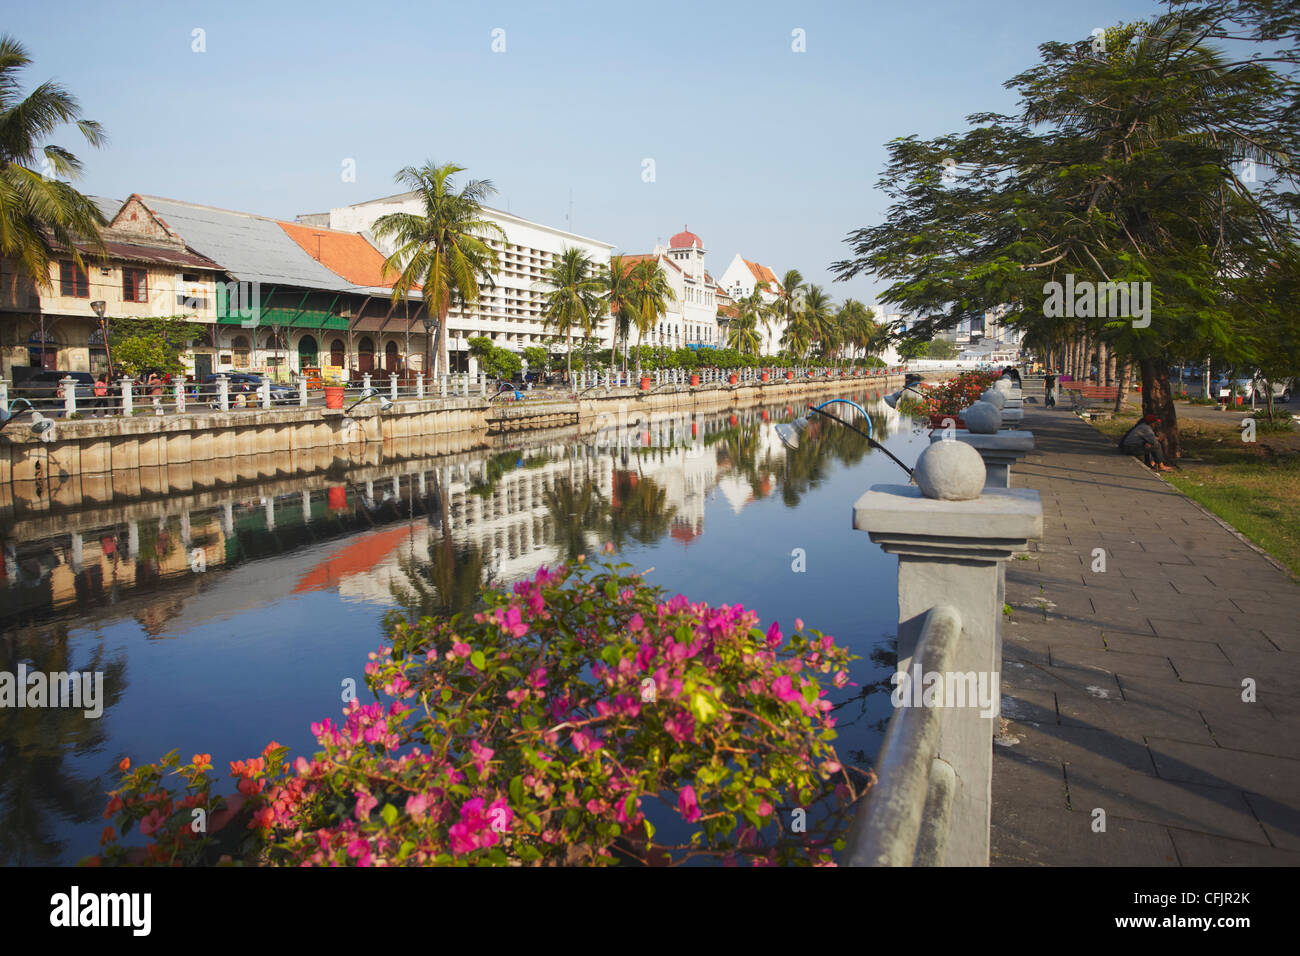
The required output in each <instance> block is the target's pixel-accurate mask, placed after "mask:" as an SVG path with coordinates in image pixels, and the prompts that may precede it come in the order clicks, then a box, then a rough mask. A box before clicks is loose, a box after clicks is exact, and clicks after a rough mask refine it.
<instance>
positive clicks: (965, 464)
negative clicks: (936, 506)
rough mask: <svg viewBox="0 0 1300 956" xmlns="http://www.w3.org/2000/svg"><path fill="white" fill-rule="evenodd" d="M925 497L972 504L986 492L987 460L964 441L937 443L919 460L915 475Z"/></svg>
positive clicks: (922, 454)
mask: <svg viewBox="0 0 1300 956" xmlns="http://www.w3.org/2000/svg"><path fill="white" fill-rule="evenodd" d="M912 475H913V477H914V478H915V479H916V485H917V487H918V488H920V489H921V494H923V495H925V496H926V497H927V498H934V499H937V500H939V501H970V500H971V499H972V498H978V497H979V496H980V493H981V492H983V490H984V480H985V477H986V476H985V473H984V459H983V458H981V457H980V453H979V452H977V451H976V450H975V449H974V448H972V447H971V446H970V445H968V444H966V443H965V442H961V441H937V442H935V443H933V444H932V445H931V446H930V447H929V448H927V449H926V450H925V451H923V452H921V457H920V458H918V459H917V460H916V468H915V469H914V470H913V473H912Z"/></svg>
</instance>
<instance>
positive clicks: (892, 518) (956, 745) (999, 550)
mask: <svg viewBox="0 0 1300 956" xmlns="http://www.w3.org/2000/svg"><path fill="white" fill-rule="evenodd" d="M915 478H916V483H917V484H916V486H912V485H874V486H872V488H871V490H870V491H868V492H867V493H866V494H864V495H863V496H862V497H861V498H859V499H858V501H857V503H856V504H855V505H854V510H853V527H854V528H855V529H857V530H859V531H866V532H868V533H869V534H870V535H871V540H872V541H874V542H875V543H877V544H879V545H880V546H881V548H883V549H884V550H885V551H886V552H887V553H889V554H897V555H898V671H899V675H900V676H899V677H898V678H895V681H896V684H897V685H898V691H896V693H898V694H899V695H900V696H901V697H902V705H904V706H921V705H922V704H921V698H920V693H921V689H922V688H920V687H918V686H917V681H918V680H921V681H931V680H933V679H934V678H931V677H930V676H929V675H918V674H914V673H912V663H913V657H914V656H915V654H916V649H917V643H918V641H919V639H920V637H921V630H922V627H923V626H924V624H925V621H926V617H927V615H928V614H929V612H930V610H931V609H932V608H934V607H936V606H937V605H940V604H943V605H949V606H951V607H952V608H953V609H954V610H955V611H956V612H957V614H958V616H959V618H960V621H961V635H960V639H959V640H958V641H957V644H956V646H955V647H954V648H953V649H952V653H951V655H950V657H949V659H948V663H947V664H946V665H945V666H946V667H948V668H950V669H951V670H950V672H949V673H945V674H941V675H939V679H940V680H941V681H942V686H944V687H953V686H957V685H959V684H962V683H963V682H964V685H965V686H966V687H970V688H971V689H972V690H975V691H976V692H975V694H974V696H976V697H977V700H976V701H975V702H970V701H967V702H966V703H967V706H964V707H958V706H952V703H953V702H952V701H947V702H946V703H947V704H948V705H949V706H945V707H944V708H943V713H942V717H941V729H940V732H939V742H938V746H937V750H936V752H935V753H934V754H923V755H919V756H920V757H921V758H922V759H925V758H929V757H934V758H938V759H941V760H943V761H944V762H946V763H947V764H949V765H950V766H951V767H952V769H953V771H954V772H955V774H956V779H957V788H956V791H955V794H954V796H953V797H952V803H951V809H950V814H951V815H950V818H949V819H950V821H951V824H950V829H949V831H948V834H947V841H946V843H947V845H946V849H945V853H944V862H945V865H948V866H987V865H988V862H989V826H990V809H991V805H992V789H991V787H992V774H993V736H994V733H995V732H996V725H997V720H996V718H997V717H998V715H999V713H1000V706H999V705H1000V701H1001V696H1000V690H999V687H1000V677H1001V670H1002V648H1001V623H1002V599H1001V594H1000V590H1001V588H1000V578H1001V574H1000V569H1001V565H1002V563H1003V562H1004V561H1006V560H1008V559H1009V558H1010V557H1011V555H1012V554H1013V553H1014V552H1016V551H1018V550H1022V549H1023V548H1024V547H1025V545H1026V544H1027V543H1028V542H1029V541H1031V540H1034V539H1037V538H1040V537H1042V533H1043V510H1042V505H1041V503H1040V501H1039V497H1038V492H1036V491H1031V490H1027V489H1018V488H1016V489H1013V488H988V487H985V479H986V475H985V469H984V462H983V461H982V460H981V459H980V456H979V455H978V454H977V453H976V451H975V449H974V448H973V447H971V446H970V445H969V444H966V443H964V442H959V441H937V442H935V443H933V444H932V445H930V447H929V448H927V449H926V450H925V451H924V452H923V453H922V454H921V457H920V459H919V460H918V461H917V464H916V469H915ZM902 675H906V679H904V678H903V676H902ZM972 678H973V681H974V683H973V684H972ZM981 687H982V688H984V690H983V691H982V692H981V691H979V690H978V688H981ZM909 688H910V690H909ZM979 697H985V698H986V699H985V700H983V701H980V700H978V698H979ZM896 716H897V715H896ZM881 799H882V800H886V801H887V800H888V797H887V796H885V795H882V796H881ZM871 809H872V802H871V801H870V800H869V802H868V804H867V805H866V806H865V807H864V810H863V812H864V813H865V812H870V811H871Z"/></svg>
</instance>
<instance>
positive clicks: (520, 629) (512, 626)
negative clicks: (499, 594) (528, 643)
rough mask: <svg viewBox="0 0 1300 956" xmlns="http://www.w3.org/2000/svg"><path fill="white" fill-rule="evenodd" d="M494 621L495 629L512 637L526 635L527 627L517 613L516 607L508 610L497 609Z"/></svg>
mask: <svg viewBox="0 0 1300 956" xmlns="http://www.w3.org/2000/svg"><path fill="white" fill-rule="evenodd" d="M496 619H497V627H499V628H501V630H502V632H504V633H506V634H509V635H511V636H512V637H523V636H524V635H525V634H527V633H528V625H527V624H525V623H524V619H523V615H522V614H520V613H519V608H517V607H512V608H510V609H509V610H506V609H505V608H500V607H499V608H497V611H496Z"/></svg>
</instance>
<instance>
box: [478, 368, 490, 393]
mask: <svg viewBox="0 0 1300 956" xmlns="http://www.w3.org/2000/svg"><path fill="white" fill-rule="evenodd" d="M487 378H488V377H487V372H479V373H478V393H479V395H486V394H487Z"/></svg>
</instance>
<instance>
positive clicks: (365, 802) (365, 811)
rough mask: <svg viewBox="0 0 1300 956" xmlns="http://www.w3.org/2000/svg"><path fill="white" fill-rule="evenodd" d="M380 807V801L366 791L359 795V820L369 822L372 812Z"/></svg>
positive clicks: (357, 812)
mask: <svg viewBox="0 0 1300 956" xmlns="http://www.w3.org/2000/svg"><path fill="white" fill-rule="evenodd" d="M378 805H379V799H378V798H377V797H373V796H371V795H370V794H368V793H366V792H365V791H364V790H363V791H361V792H360V793H358V794H357V808H356V811H355V812H356V817H357V819H358V820H369V819H370V811H371V810H373V809H374V808H375V807H376V806H378Z"/></svg>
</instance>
